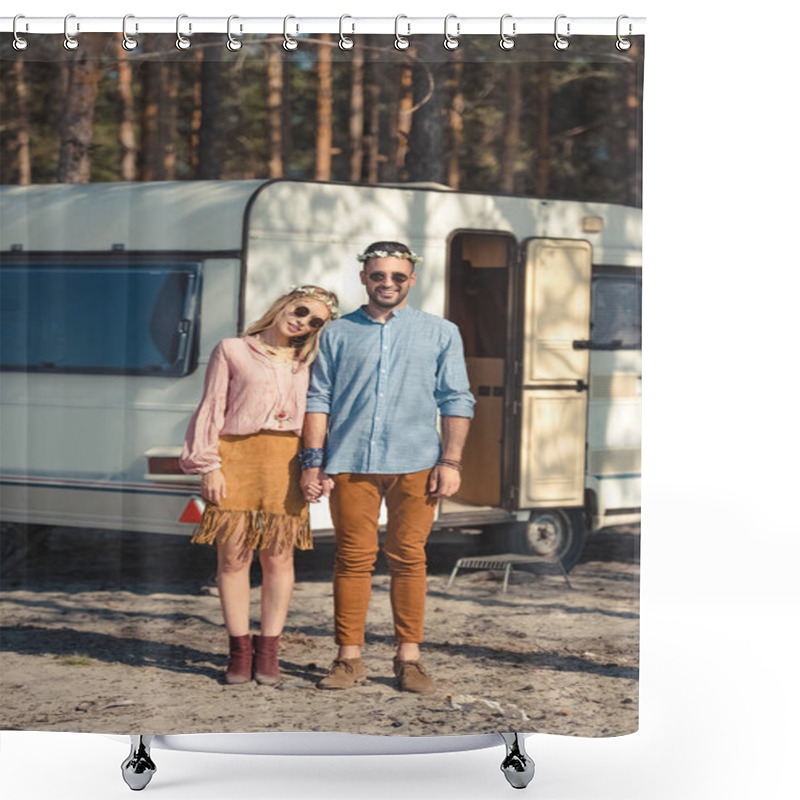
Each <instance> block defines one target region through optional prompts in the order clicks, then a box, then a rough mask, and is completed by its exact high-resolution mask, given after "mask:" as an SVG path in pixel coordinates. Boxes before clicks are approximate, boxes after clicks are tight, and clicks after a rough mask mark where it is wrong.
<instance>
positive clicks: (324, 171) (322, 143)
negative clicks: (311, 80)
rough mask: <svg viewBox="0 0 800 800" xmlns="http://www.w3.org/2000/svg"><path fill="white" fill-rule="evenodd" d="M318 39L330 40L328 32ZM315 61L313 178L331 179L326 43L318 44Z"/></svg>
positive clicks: (328, 53) (330, 100) (328, 51)
mask: <svg viewBox="0 0 800 800" xmlns="http://www.w3.org/2000/svg"><path fill="white" fill-rule="evenodd" d="M319 38H320V39H322V40H323V41H328V42H329V41H330V39H331V37H330V34H328V33H322V34H320V37H319ZM318 52H319V61H318V62H317V80H318V83H317V165H316V169H315V171H314V180H317V181H329V180H330V179H331V150H332V148H333V70H332V59H331V48H330V46H329V45H327V44H320V45H319V46H318Z"/></svg>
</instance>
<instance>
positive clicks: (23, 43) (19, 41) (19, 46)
mask: <svg viewBox="0 0 800 800" xmlns="http://www.w3.org/2000/svg"><path fill="white" fill-rule="evenodd" d="M20 19H25V15H24V14H17V16H16V17H14V24H13V27H12V30H13V33H14V41H13V42H12V45H13V46H14V49H15V50H26V49H27V47H28V40H27V39H25V38H24V37H22V36H20V35H19V32H18V31H17V20H20ZM25 30H26V31H27V30H28V23H27V22H26V23H25Z"/></svg>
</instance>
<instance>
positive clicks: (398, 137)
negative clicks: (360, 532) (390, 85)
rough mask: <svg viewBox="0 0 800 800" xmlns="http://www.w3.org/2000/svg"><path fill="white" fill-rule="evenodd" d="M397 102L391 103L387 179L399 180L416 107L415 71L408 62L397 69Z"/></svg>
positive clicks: (403, 167)
mask: <svg viewBox="0 0 800 800" xmlns="http://www.w3.org/2000/svg"><path fill="white" fill-rule="evenodd" d="M395 97H396V99H395V102H393V103H392V104H391V123H390V124H391V140H390V150H389V162H388V164H387V176H386V178H387V180H388V181H397V180H399V179H400V176H401V174H402V172H403V170H404V169H405V164H406V155H407V154H408V140H409V135H410V133H411V109H412V108H413V107H414V72H413V70H412V69H411V66H410V65H408V64H402V65H400V66H399V68H398V70H397V86H396V89H395Z"/></svg>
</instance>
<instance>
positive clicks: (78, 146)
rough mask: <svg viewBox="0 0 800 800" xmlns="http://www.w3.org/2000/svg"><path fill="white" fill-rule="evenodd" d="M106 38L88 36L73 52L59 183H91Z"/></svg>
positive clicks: (65, 110)
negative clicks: (101, 46)
mask: <svg viewBox="0 0 800 800" xmlns="http://www.w3.org/2000/svg"><path fill="white" fill-rule="evenodd" d="M102 41H103V39H101V38H100V37H97V36H92V35H89V36H86V37H83V38H82V40H81V45H80V47H79V48H78V49H77V50H76V51H75V52H74V53H73V54H72V55H71V59H72V60H71V61H70V62H69V85H68V88H67V93H66V96H65V101H64V115H63V120H62V125H61V147H60V150H59V157H58V182H59V183H88V182H89V179H90V177H91V170H92V153H91V147H92V125H93V123H94V107H95V101H96V100H97V89H98V86H99V83H100V61H99V55H100V45H101V43H102Z"/></svg>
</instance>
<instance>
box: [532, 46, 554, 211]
mask: <svg viewBox="0 0 800 800" xmlns="http://www.w3.org/2000/svg"><path fill="white" fill-rule="evenodd" d="M550 78H551V70H550V65H549V63H547V62H546V61H545V62H542V64H541V65H540V70H539V74H538V78H537V95H538V103H537V108H536V112H537V114H538V116H539V126H538V132H537V139H538V141H537V146H536V149H537V152H538V154H539V160H538V163H537V165H536V196H537V197H549V196H550V159H551V143H550Z"/></svg>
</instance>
